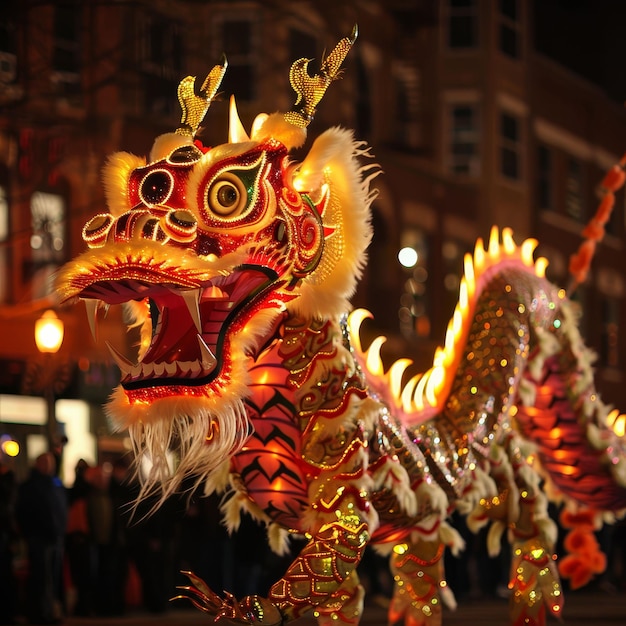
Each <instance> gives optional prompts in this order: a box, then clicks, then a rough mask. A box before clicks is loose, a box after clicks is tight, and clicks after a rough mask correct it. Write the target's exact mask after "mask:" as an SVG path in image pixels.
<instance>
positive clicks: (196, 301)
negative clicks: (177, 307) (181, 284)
mask: <svg viewBox="0 0 626 626" xmlns="http://www.w3.org/2000/svg"><path fill="white" fill-rule="evenodd" d="M200 294H201V291H200V289H190V290H188V291H182V292H180V295H181V296H182V298H183V300H184V301H185V304H186V305H187V309H189V314H190V315H191V319H192V320H193V323H194V325H195V327H196V330H197V331H198V332H199V333H202V319H201V318H200Z"/></svg>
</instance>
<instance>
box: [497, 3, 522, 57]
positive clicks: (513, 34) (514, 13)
mask: <svg viewBox="0 0 626 626" xmlns="http://www.w3.org/2000/svg"><path fill="white" fill-rule="evenodd" d="M499 18H500V23H499V30H498V38H499V41H498V45H499V47H500V52H502V53H503V54H505V55H506V56H508V57H510V58H511V59H519V58H520V56H521V46H520V39H521V35H520V30H521V25H520V13H519V2H518V0H500V12H499Z"/></svg>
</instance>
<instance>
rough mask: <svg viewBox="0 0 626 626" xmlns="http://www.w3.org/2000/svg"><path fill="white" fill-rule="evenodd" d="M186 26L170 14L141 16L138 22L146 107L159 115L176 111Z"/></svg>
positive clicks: (149, 111)
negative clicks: (173, 95) (174, 95)
mask: <svg viewBox="0 0 626 626" xmlns="http://www.w3.org/2000/svg"><path fill="white" fill-rule="evenodd" d="M182 33H183V28H182V26H181V24H180V23H179V22H177V21H176V20H173V19H172V18H171V17H169V16H165V15H160V14H157V13H149V14H144V15H142V18H141V21H140V25H139V68H140V71H141V73H142V74H143V76H142V88H143V89H142V92H143V98H144V101H143V110H144V111H147V112H148V113H151V114H153V115H157V116H168V115H172V114H174V113H176V111H177V110H178V102H177V101H176V99H175V98H172V94H175V93H176V92H177V89H178V83H179V81H180V79H181V78H182V77H183V75H184V71H183V35H182Z"/></svg>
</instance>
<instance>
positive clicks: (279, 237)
mask: <svg viewBox="0 0 626 626" xmlns="http://www.w3.org/2000/svg"><path fill="white" fill-rule="evenodd" d="M286 236H287V229H286V227H285V222H282V221H281V222H278V224H276V228H275V229H274V239H276V241H277V242H278V243H283V241H284V240H285V237H286Z"/></svg>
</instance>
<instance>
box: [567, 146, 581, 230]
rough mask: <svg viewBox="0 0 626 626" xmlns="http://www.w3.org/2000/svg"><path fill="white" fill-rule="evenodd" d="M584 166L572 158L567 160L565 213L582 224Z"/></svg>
mask: <svg viewBox="0 0 626 626" xmlns="http://www.w3.org/2000/svg"><path fill="white" fill-rule="evenodd" d="M583 202H584V192H583V166H582V164H581V162H580V161H578V160H577V159H574V158H573V157H570V158H569V159H568V160H567V174H566V179H565V212H566V213H567V215H568V216H569V217H571V218H572V219H575V220H576V221H579V222H581V221H582V220H583V219H584V209H583V207H584V204H583Z"/></svg>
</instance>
